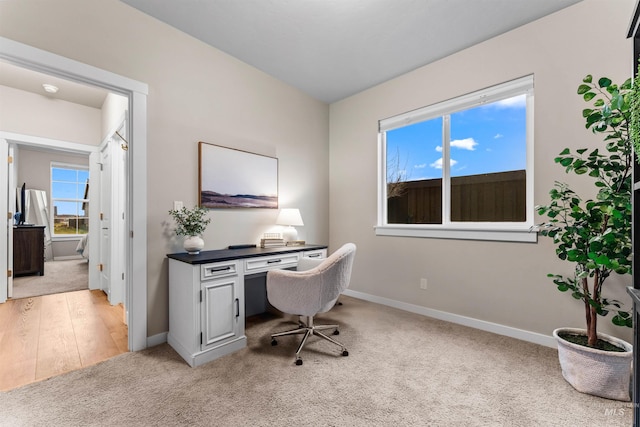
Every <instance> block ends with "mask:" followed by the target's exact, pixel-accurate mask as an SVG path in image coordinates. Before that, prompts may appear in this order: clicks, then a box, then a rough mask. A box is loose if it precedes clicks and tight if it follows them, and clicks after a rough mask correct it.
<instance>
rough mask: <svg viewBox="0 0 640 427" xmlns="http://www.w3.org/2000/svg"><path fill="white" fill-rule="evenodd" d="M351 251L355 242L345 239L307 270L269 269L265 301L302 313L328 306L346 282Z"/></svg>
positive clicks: (278, 307) (312, 312)
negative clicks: (338, 246)
mask: <svg viewBox="0 0 640 427" xmlns="http://www.w3.org/2000/svg"><path fill="white" fill-rule="evenodd" d="M355 253H356V245H354V244H353V243H347V244H345V245H343V246H342V247H340V248H339V249H338V250H336V251H335V252H334V253H332V254H331V255H330V256H328V257H327V258H326V259H324V260H323V261H322V262H321V263H320V264H318V265H317V266H315V267H313V268H311V269H309V270H304V271H290V270H272V271H269V272H268V273H267V297H268V299H269V302H270V303H271V304H272V305H273V306H274V307H276V308H277V309H279V310H281V311H283V312H285V313H290V314H299V315H303V316H313V315H315V314H316V313H324V312H325V311H328V310H330V309H331V307H333V305H334V304H335V302H336V300H337V299H338V297H339V296H340V294H341V293H342V292H343V291H344V290H345V289H346V288H347V287H348V286H349V281H350V280H351V269H352V266H353V260H354V258H355Z"/></svg>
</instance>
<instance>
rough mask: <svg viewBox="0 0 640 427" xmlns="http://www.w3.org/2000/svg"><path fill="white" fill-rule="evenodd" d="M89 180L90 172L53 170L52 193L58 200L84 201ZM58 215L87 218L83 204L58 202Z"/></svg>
mask: <svg viewBox="0 0 640 427" xmlns="http://www.w3.org/2000/svg"><path fill="white" fill-rule="evenodd" d="M88 179H89V171H88V170H73V169H63V168H53V169H52V172H51V181H52V182H51V192H52V197H53V198H56V199H82V198H83V197H84V190H85V183H86V182H87V180H88ZM55 204H56V206H57V207H58V215H80V216H85V215H87V214H85V212H84V211H82V203H74V202H63V201H56V202H55Z"/></svg>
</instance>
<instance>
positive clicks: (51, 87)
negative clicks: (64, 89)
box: [42, 83, 58, 93]
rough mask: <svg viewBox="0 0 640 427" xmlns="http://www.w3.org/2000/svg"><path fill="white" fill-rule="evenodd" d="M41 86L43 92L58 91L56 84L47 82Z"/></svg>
mask: <svg viewBox="0 0 640 427" xmlns="http://www.w3.org/2000/svg"><path fill="white" fill-rule="evenodd" d="M42 87H43V88H44V90H45V92H48V93H56V92H57V91H58V87H57V86H54V85H50V84H48V83H45V84H43V85H42Z"/></svg>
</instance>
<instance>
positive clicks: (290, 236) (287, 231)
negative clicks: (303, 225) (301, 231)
mask: <svg viewBox="0 0 640 427" xmlns="http://www.w3.org/2000/svg"><path fill="white" fill-rule="evenodd" d="M282 238H283V239H284V241H285V242H290V241H292V240H298V230H296V229H295V228H294V227H292V226H289V227H285V228H284V229H283V230H282Z"/></svg>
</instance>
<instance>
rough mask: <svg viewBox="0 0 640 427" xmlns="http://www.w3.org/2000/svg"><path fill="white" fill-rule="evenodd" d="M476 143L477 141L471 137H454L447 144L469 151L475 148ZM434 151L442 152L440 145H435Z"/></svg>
mask: <svg viewBox="0 0 640 427" xmlns="http://www.w3.org/2000/svg"><path fill="white" fill-rule="evenodd" d="M476 145H478V143H477V142H476V140H475V139H473V138H465V139H454V140H453V141H451V142H450V143H449V146H450V147H451V148H461V149H463V150H469V151H473V150H475V149H476ZM436 151H437V152H438V153H442V146H441V145H438V146H436Z"/></svg>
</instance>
